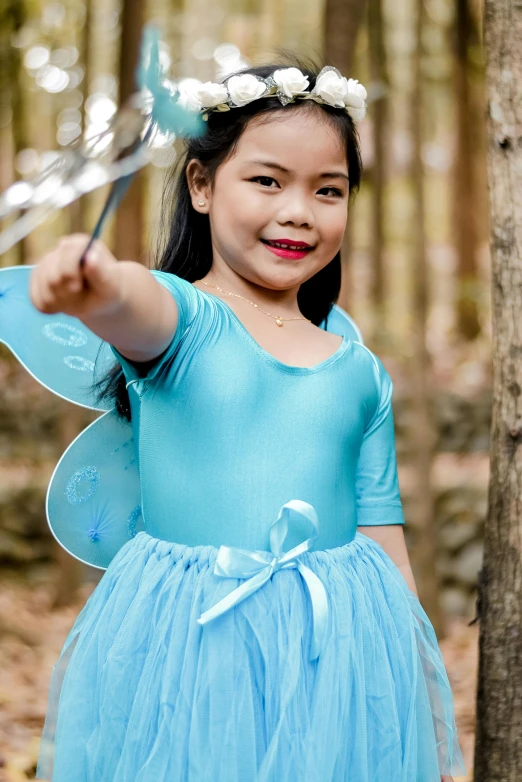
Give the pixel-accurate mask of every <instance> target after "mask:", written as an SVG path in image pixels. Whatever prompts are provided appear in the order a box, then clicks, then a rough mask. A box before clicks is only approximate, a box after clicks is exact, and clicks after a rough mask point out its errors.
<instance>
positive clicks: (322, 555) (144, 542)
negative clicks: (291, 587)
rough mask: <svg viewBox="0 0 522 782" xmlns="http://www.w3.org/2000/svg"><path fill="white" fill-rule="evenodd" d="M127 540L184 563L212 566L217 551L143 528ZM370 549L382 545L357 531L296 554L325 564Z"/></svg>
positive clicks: (142, 548)
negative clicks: (345, 539) (336, 541)
mask: <svg viewBox="0 0 522 782" xmlns="http://www.w3.org/2000/svg"><path fill="white" fill-rule="evenodd" d="M129 544H130V545H133V547H135V548H138V549H140V550H146V551H147V552H148V553H149V554H154V555H155V556H156V557H158V558H159V559H162V558H163V557H169V558H170V559H171V560H172V562H173V563H176V562H178V561H180V560H182V561H183V564H184V565H185V567H189V566H190V565H195V564H197V565H198V566H200V567H201V566H202V565H206V564H208V565H210V566H213V565H214V562H215V561H216V557H217V555H218V551H219V547H218V546H212V545H194V546H190V545H188V544H185V543H177V542H174V541H169V540H165V539H163V538H155V537H153V536H152V535H150V534H149V533H148V532H146V531H144V530H141V531H140V532H137V533H136V535H135V536H134V538H132V540H131V541H129ZM129 544H128V545H129ZM369 550H378V551H382V548H381V546H380V545H379V544H378V543H377V542H376V541H374V540H373V539H372V538H369V537H368V536H367V535H364V534H363V533H362V532H358V531H357V532H356V533H355V537H354V538H352V540H350V541H349V542H348V543H345V544H343V545H342V546H335V547H334V548H327V549H313V548H312V549H311V550H309V551H305V552H303V553H302V554H301V555H300V556H299V559H300V560H301V561H302V562H304V563H305V564H312V563H314V562H315V563H317V564H320V563H321V562H323V563H324V564H330V563H332V562H336V561H338V562H346V560H347V559H348V560H349V559H350V558H352V557H359V556H360V555H361V554H362V553H364V552H367V551H369Z"/></svg>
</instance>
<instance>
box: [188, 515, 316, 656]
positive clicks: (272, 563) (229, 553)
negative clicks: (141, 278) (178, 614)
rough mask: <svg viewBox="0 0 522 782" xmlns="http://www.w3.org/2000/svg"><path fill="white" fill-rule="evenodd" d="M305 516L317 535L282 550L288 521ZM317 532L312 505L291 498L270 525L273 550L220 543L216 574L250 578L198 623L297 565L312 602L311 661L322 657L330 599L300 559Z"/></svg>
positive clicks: (219, 613)
mask: <svg viewBox="0 0 522 782" xmlns="http://www.w3.org/2000/svg"><path fill="white" fill-rule="evenodd" d="M303 518H304V519H306V520H308V521H309V522H310V524H311V525H312V527H313V528H314V530H315V534H314V535H312V536H311V537H309V538H307V539H306V540H303V542H302V543H299V544H298V545H297V546H294V548H292V549H290V551H286V552H285V551H283V544H284V542H285V539H286V535H287V533H288V525H289V522H292V521H293V520H294V519H295V520H298V521H300V522H302V520H303ZM318 534H319V533H318V518H317V513H316V512H315V508H314V507H313V505H310V504H309V503H308V502H304V501H303V500H290V501H289V502H286V503H285V504H284V505H282V506H281V508H280V510H279V514H278V516H277V519H276V520H275V521H273V522H272V524H271V525H270V551H258V550H254V551H248V550H247V549H240V548H231V547H229V546H220V547H219V551H218V555H217V557H216V562H215V565H214V573H215V575H216V576H221V577H222V578H246V579H247V581H245V582H244V583H243V584H240V586H238V587H237V588H236V589H234V590H233V591H232V592H230V593H229V594H228V595H226V597H224V598H223V599H222V600H220V601H219V602H218V603H216V604H215V605H214V606H212V608H209V609H208V611H204V612H203V613H202V614H201V616H200V617H199V619H198V622H199V624H201V625H204V624H206V623H207V622H210V621H212V619H215V618H216V617H217V616H220V615H221V614H224V613H225V611H228V610H229V609H230V608H233V606H236V605H238V603H241V601H242V600H246V598H247V597H249V596H250V595H251V594H252V593H253V592H255V591H256V590H258V589H260V588H261V587H262V586H263V584H266V582H267V581H268V580H269V579H270V578H271V577H272V575H273V574H274V573H275V572H276V571H277V570H283V569H285V568H296V569H297V570H298V571H299V573H300V574H301V576H302V578H303V580H304V582H305V584H306V586H307V589H308V593H309V595H310V600H311V603H312V620H313V630H312V643H311V650H310V660H312V661H313V660H315V659H316V658H317V657H318V656H319V653H320V651H321V649H322V647H323V644H324V640H325V637H326V629H327V624H328V598H327V596H326V590H325V588H324V584H323V582H322V581H321V579H320V578H318V576H316V574H315V573H314V572H313V571H312V570H310V568H309V567H307V566H306V565H305V564H304V563H303V562H301V561H300V559H299V556H300V555H301V554H303V553H304V552H305V551H308V550H309V549H310V548H311V545H312V543H313V542H314V540H315V539H316V538H317V535H318Z"/></svg>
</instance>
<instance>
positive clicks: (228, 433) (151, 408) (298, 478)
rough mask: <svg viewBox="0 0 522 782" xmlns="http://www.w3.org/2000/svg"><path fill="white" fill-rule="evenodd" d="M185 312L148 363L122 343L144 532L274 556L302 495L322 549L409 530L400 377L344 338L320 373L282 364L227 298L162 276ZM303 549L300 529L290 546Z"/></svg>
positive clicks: (156, 273) (159, 274)
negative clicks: (398, 410)
mask: <svg viewBox="0 0 522 782" xmlns="http://www.w3.org/2000/svg"><path fill="white" fill-rule="evenodd" d="M151 273H152V274H154V276H155V277H156V279H157V280H158V281H159V282H160V283H161V284H163V285H165V286H166V288H167V289H168V290H169V291H170V292H171V294H172V296H174V298H175V300H176V302H177V305H178V312H179V318H178V325H177V329H176V333H175V335H174V337H173V339H172V342H171V344H170V346H169V347H168V349H167V350H166V351H165V352H164V353H163V354H162V355H161V356H160V357H159V358H158V359H157V360H156V361H155V362H153V363H152V364H149V365H147V366H148V368H147V371H144V369H143V365H141V366H140V364H139V363H137V362H133V361H131V360H129V359H127V358H126V357H124V356H123V355H122V354H121V353H120V352H119V351H118V350H117V349H116V348H115V347H114V346H112V345H111V346H110V347H111V350H112V352H113V354H114V355H115V356H116V357H117V359H118V360H119V362H120V363H121V365H122V368H123V371H124V374H125V377H126V379H127V382H128V384H129V385H131V386H132V387H133V390H134V391H135V392H136V393H135V394H131V395H130V396H131V409H132V426H133V434H134V439H135V443H136V444H137V447H136V451H137V456H138V461H139V474H140V484H141V509H142V514H143V521H144V526H145V529H146V531H147V532H148V533H149V534H150V535H152V536H154V537H158V538H163V539H166V540H169V541H176V542H179V543H184V544H187V545H192V546H193V545H214V546H219V545H221V544H224V545H228V546H236V547H242V548H247V549H263V550H266V549H267V548H268V531H269V527H270V524H271V522H273V520H274V519H275V517H276V515H277V513H278V511H279V509H280V507H281V506H282V505H283V504H284V503H286V502H288V501H289V500H292V499H300V500H304V501H306V502H308V503H310V504H312V505H313V506H314V508H315V510H316V512H317V516H318V520H319V535H318V538H317V540H316V543H315V546H314V547H315V548H316V549H318V548H321V549H327V548H332V547H335V546H341V545H344V544H345V543H348V542H349V541H351V540H352V539H353V537H354V535H355V532H356V527H357V526H358V525H377V524H402V523H404V516H403V511H402V505H401V499H400V495H399V485H398V477H397V465H396V454H395V439H394V422H393V412H392V404H391V400H392V390H393V386H392V382H391V379H390V376H389V374H388V372H387V371H386V369H385V368H384V366H383V364H382V362H381V361H380V359H379V358H378V357H377V356H375V354H373V353H372V352H371V351H370V350H369V349H368V348H366V347H365V346H364V345H362V344H361V343H360V342H358V341H357V340H355V339H351V338H349V337H347V336H346V335H345V336H344V337H343V341H342V343H341V345H340V346H339V348H338V349H337V350H336V351H335V352H334V353H333V355H331V356H329V357H328V358H327V359H326V360H325V361H322V362H321V363H319V364H316V365H315V366H312V367H297V366H291V365H288V364H284V363H282V362H281V361H279V360H278V359H276V358H275V357H274V356H272V355H271V354H270V353H268V352H267V351H265V350H264V349H263V348H262V347H261V346H260V345H259V344H258V343H257V342H256V341H255V340H254V338H253V337H252V336H251V335H250V333H249V332H248V330H247V329H246V327H245V326H244V325H243V324H242V322H241V320H240V319H239V318H238V316H237V315H236V314H235V313H234V311H233V310H232V308H231V307H229V306H228V304H227V303H226V302H224V301H223V300H222V299H220V298H219V297H217V296H214V295H213V294H210V293H206V292H205V291H201V290H199V289H198V288H196V287H195V286H194V285H192V284H191V283H190V282H188V281H187V280H184V279H182V278H180V277H178V276H176V275H174V274H170V273H167V272H161V271H155V270H154V271H152V272H151ZM292 536H295V540H301V539H302V538H303V534H301V533H300V531H299V530H297V529H294V530H293V531H291V532H290V533H289V537H288V545H293V544H294V540H293V539H292Z"/></svg>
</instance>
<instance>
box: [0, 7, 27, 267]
mask: <svg viewBox="0 0 522 782" xmlns="http://www.w3.org/2000/svg"><path fill="white" fill-rule="evenodd" d="M26 18H27V9H26V5H25V2H24V0H4V2H2V3H1V4H0V103H2V104H3V105H5V106H9V107H10V109H11V123H10V127H11V134H12V135H11V138H12V143H11V149H10V150H8V152H7V153H6V154H9V155H10V156H12V157H14V156H16V155H17V154H18V152H20V151H21V150H22V149H26V147H28V146H29V143H28V123H27V112H26V105H25V90H24V87H23V83H22V75H23V71H22V59H21V56H20V49H19V48H17V47H14V46H12V45H11V42H12V38H13V35H15V34H16V33H18V32H19V31H20V30H21V29H22V27H23V26H24V24H25V21H26ZM13 177H14V172H13ZM9 184H11V183H9ZM20 213H23V210H20ZM27 247H28V243H27V239H22V241H20V242H18V244H17V245H16V247H15V248H14V249H13V251H12V252H13V253H14V259H15V263H17V264H20V265H21V264H23V263H24V259H25V258H26V257H27V255H28V251H27Z"/></svg>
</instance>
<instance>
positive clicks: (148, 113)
mask: <svg viewBox="0 0 522 782" xmlns="http://www.w3.org/2000/svg"><path fill="white" fill-rule="evenodd" d="M136 82H137V88H138V90H139V91H138V92H136V93H134V94H133V95H132V96H131V97H130V98H129V100H128V101H127V103H126V104H125V105H124V106H122V107H121V108H120V109H119V110H118V111H117V112H116V114H115V115H114V117H113V118H112V120H111V122H110V124H109V127H108V128H107V129H106V130H104V131H103V132H102V133H100V134H98V135H97V136H95V137H94V138H91V139H88V140H79V141H75V142H73V143H72V144H71V145H69V146H68V147H66V148H65V150H64V152H63V153H62V154H61V155H60V156H59V157H58V158H57V159H56V160H55V161H54V162H53V163H51V165H49V166H48V167H47V168H46V169H45V170H44V171H42V172H41V173H40V174H39V175H38V176H36V177H34V178H33V179H31V180H25V181H19V182H15V183H14V184H13V185H11V187H9V188H8V189H7V190H5V191H4V193H2V195H0V220H1V219H3V218H6V217H8V216H9V215H11V214H13V213H14V212H17V211H19V210H20V209H24V210H25V213H24V214H23V215H22V216H21V217H20V218H19V219H18V220H16V221H15V222H14V223H13V224H12V225H10V226H9V227H8V228H7V229H6V230H4V231H3V232H1V233H0V255H1V254H2V253H4V252H6V251H7V250H8V249H9V248H10V247H12V246H13V245H15V244H16V243H17V242H19V241H20V240H21V239H23V238H24V237H25V236H27V235H28V234H29V233H31V231H33V230H34V228H36V227H37V226H38V225H40V224H41V223H42V222H44V221H45V220H46V219H47V217H49V215H50V214H52V213H53V212H54V211H56V210H57V209H60V208H62V207H63V206H66V205H67V204H70V203H72V202H73V201H76V200H77V199H78V198H80V196H82V195H84V194H85V193H89V192H91V191H93V190H95V189H96V188H98V187H101V186H102V185H105V184H108V183H110V182H112V183H113V184H112V187H111V189H110V192H109V195H108V197H107V200H106V202H105V204H104V207H103V209H102V212H101V214H100V217H99V219H98V222H97V223H96V226H95V227H94V230H93V231H92V234H91V238H90V240H89V243H88V245H87V247H86V248H85V250H84V253H83V255H82V258H81V259H80V266H83V265H84V261H85V254H86V252H87V251H88V249H89V248H90V246H91V245H92V243H93V241H94V240H95V239H96V238H98V237H99V236H100V234H101V232H102V228H103V226H104V224H105V221H106V220H107V218H108V217H109V216H110V215H111V214H113V212H114V211H115V210H116V209H117V208H118V205H119V204H120V202H121V199H122V198H123V196H124V195H125V193H126V191H127V189H128V187H129V185H130V183H131V181H132V179H133V177H134V175H135V173H136V172H137V171H138V170H139V169H140V168H143V167H144V166H145V165H146V164H147V163H148V162H149V159H148V157H147V149H148V147H149V146H150V144H151V143H152V142H153V140H154V138H155V137H156V135H157V134H158V133H170V134H174V135H185V136H198V135H201V134H202V133H203V132H204V130H205V123H204V122H203V120H202V119H201V117H200V116H198V115H197V114H195V113H194V112H190V111H189V110H187V109H185V108H184V107H182V106H181V105H179V103H178V97H179V91H178V90H177V89H176V86H175V84H173V83H172V82H169V81H168V80H167V79H166V77H165V73H164V72H163V70H162V68H161V65H160V59H159V34H158V31H157V29H156V28H155V27H154V26H152V25H148V26H146V27H145V28H144V30H143V35H142V41H141V49H140V61H139V63H138V67H137V69H136Z"/></svg>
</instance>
